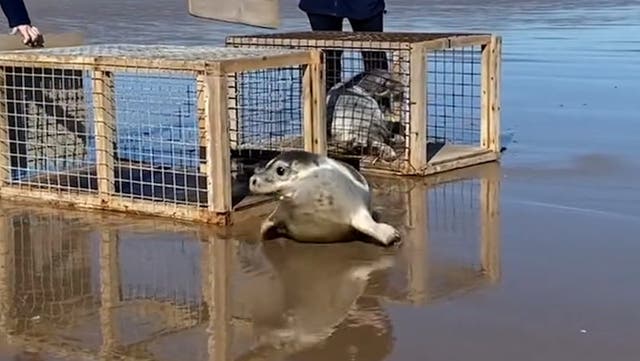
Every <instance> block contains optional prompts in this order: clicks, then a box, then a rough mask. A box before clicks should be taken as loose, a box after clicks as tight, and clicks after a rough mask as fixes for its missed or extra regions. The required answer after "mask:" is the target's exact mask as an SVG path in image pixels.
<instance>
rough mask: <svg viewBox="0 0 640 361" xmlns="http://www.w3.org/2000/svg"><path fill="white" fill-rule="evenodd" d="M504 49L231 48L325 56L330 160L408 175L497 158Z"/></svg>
mask: <svg viewBox="0 0 640 361" xmlns="http://www.w3.org/2000/svg"><path fill="white" fill-rule="evenodd" d="M501 44H502V40H501V37H500V36H495V35H489V34H448V33H394V32H389V33H367V32H354V33H349V32H330V31H311V32H289V33H276V34H259V35H239V36H229V37H227V39H226V45H227V46H228V47H234V48H295V49H321V50H323V52H324V54H325V79H326V81H325V91H326V95H327V98H326V105H327V107H326V123H327V126H326V128H327V134H326V136H327V147H328V152H329V154H330V155H333V156H340V157H351V158H355V159H357V160H358V161H359V164H360V166H361V168H362V169H363V170H365V171H369V172H378V173H394V174H405V175H426V174H431V173H438V172H442V171H446V170H450V169H456V168H461V167H466V166H469V165H474V164H479V163H484V162H488V161H493V160H497V159H498V158H499V154H500V140H499V132H500V72H501V70H500V58H501V47H502V45H501Z"/></svg>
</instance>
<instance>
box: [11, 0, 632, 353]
mask: <svg viewBox="0 0 640 361" xmlns="http://www.w3.org/2000/svg"><path fill="white" fill-rule="evenodd" d="M27 3H28V6H29V8H30V9H31V13H32V18H34V19H35V20H36V23H37V24H38V25H39V26H40V27H41V28H42V29H43V30H44V31H45V32H46V31H62V30H74V31H82V32H85V33H86V35H87V41H88V42H115V41H117V42H133V43H156V42H162V43H178V44H200V43H219V44H220V43H221V41H222V39H223V38H224V36H225V35H227V34H231V33H236V34H238V33H252V32H261V31H264V30H255V29H251V28H248V27H242V26H232V25H229V24H221V23H214V22H209V21H205V20H200V19H196V18H192V17H189V16H188V15H187V13H186V4H185V3H184V2H182V1H177V2H176V1H168V0H161V1H155V2H149V1H142V2H133V1H123V0H117V1H110V2H104V3H98V2H94V1H80V0H64V1H58V2H56V3H55V5H53V3H51V2H48V1H39V0H37V1H31V2H27ZM389 3H390V4H389V13H388V16H387V20H386V24H387V29H389V30H416V31H419V30H422V31H443V30H444V31H456V30H460V31H492V32H498V33H500V34H501V35H503V52H504V59H503V88H502V102H503V107H502V125H503V133H504V134H503V136H504V139H505V143H506V144H505V145H506V146H507V148H508V149H507V151H506V153H505V154H504V158H503V161H502V165H501V166H497V165H485V166H481V167H476V168H473V169H469V170H466V171H463V172H454V173H452V174H450V175H447V176H441V177H434V178H429V179H427V180H422V181H419V182H410V181H406V182H400V181H394V182H392V183H389V182H388V181H386V180H383V179H371V182H372V183H373V184H374V186H375V187H376V189H377V190H376V195H375V202H376V203H377V204H378V205H380V206H384V207H386V210H385V211H384V212H383V218H384V219H385V220H386V221H387V222H390V223H392V224H394V225H396V226H398V227H399V228H400V229H401V230H402V232H403V234H404V238H405V243H404V245H403V246H402V247H401V248H399V249H391V250H385V249H380V248H377V247H375V246H371V245H365V244H360V243H353V244H341V245H331V246H309V245H300V244H296V243H293V242H283V243H281V242H273V243H261V242H256V241H255V239H256V238H257V233H258V229H257V226H256V225H255V224H251V223H249V224H244V225H241V226H239V227H238V228H237V229H236V230H235V231H234V232H227V233H222V232H217V231H215V230H213V229H208V228H204V227H197V226H182V225H177V224H171V223H168V222H166V221H156V220H143V219H137V218H133V217H128V216H115V215H114V216H111V215H103V214H94V213H90V212H81V213H72V212H67V211H65V212H61V211H55V210H46V209H38V208H29V207H26V206H22V205H20V206H18V205H14V204H6V203H2V205H1V206H2V216H1V217H0V239H1V240H2V242H0V312H1V313H0V332H1V333H2V336H1V337H0V360H81V359H82V360H84V359H98V358H103V359H123V358H124V359H127V360H133V359H135V360H205V359H206V360H216V361H219V360H367V361H369V360H413V359H429V360H470V359H474V360H512V359H513V360H516V359H517V360H603V359H612V360H621V361H626V360H629V361H632V360H637V359H638V355H640V346H639V344H638V343H637V339H638V335H640V314H639V313H638V312H637V310H636V309H637V305H638V303H640V290H639V289H638V287H637V283H638V280H637V277H638V275H639V274H640V272H639V271H640V266H639V265H638V264H639V263H638V262H637V255H638V251H640V244H638V234H639V233H640V206H639V205H638V204H640V185H639V183H638V182H637V179H640V165H639V162H638V160H637V158H636V153H637V147H638V145H639V144H640V136H638V134H640V123H639V122H638V111H639V110H640V105H638V103H637V101H638V94H639V93H640V62H639V61H638V54H640V41H639V40H638V39H639V38H638V34H639V33H640V20H639V19H640V16H638V15H640V4H639V3H638V2H637V1H614V2H609V3H606V4H604V3H602V2H596V1H580V2H578V1H573V2H571V1H570V2H566V1H564V2H560V1H551V0H547V1H535V2H525V1H506V0H505V1H499V2H494V3H492V4H490V5H488V4H476V3H475V2H472V1H465V0H456V1H453V2H450V1H448V2H444V1H435V2H424V4H420V5H418V4H416V3H415V2H414V3H410V2H408V1H395V2H392V1H389ZM284 7H285V8H284V9H283V14H284V16H285V19H284V21H283V23H284V26H283V29H281V30H295V29H307V23H306V18H305V17H304V16H303V14H302V13H300V12H299V11H298V10H297V9H296V8H295V4H294V2H293V1H291V2H286V4H284ZM98 9H99V11H98ZM345 24H346V23H345ZM345 28H348V26H347V25H345Z"/></svg>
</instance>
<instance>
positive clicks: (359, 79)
mask: <svg viewBox="0 0 640 361" xmlns="http://www.w3.org/2000/svg"><path fill="white" fill-rule="evenodd" d="M301 35H304V34H301ZM274 36H275V37H277V35H274ZM227 45H229V46H233V47H239V48H242V47H260V48H282V47H285V48H302V49H308V48H313V49H323V50H324V51H325V78H326V83H325V89H326V92H327V102H328V103H327V112H326V115H327V140H328V148H329V154H330V155H332V156H336V157H341V158H345V157H349V156H357V157H365V158H366V157H371V158H372V159H379V158H380V159H384V160H386V161H397V160H399V161H403V160H404V159H403V158H404V155H405V150H406V147H407V142H406V141H405V135H406V133H407V132H408V131H409V124H408V120H409V117H408V111H409V103H408V99H409V98H408V97H409V93H408V89H409V74H408V69H409V65H408V62H409V56H408V51H407V50H406V47H403V46H402V44H399V43H389V44H387V46H386V47H383V48H378V47H370V46H368V45H367V44H366V43H363V42H361V41H357V42H356V41H344V42H341V43H337V42H332V43H331V44H328V43H327V42H325V41H323V40H317V41H316V40H310V39H308V38H303V37H302V36H301V37H300V38H296V37H295V36H294V37H292V38H288V39H287V40H284V41H274V39H273V38H271V37H266V38H261V37H256V38H253V37H247V38H243V37H235V38H230V39H228V40H227ZM389 89H392V90H393V91H392V92H389V91H386V90H389Z"/></svg>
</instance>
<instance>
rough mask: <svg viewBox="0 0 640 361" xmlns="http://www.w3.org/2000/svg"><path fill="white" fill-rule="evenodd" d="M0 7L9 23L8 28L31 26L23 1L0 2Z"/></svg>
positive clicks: (6, 0)
mask: <svg viewBox="0 0 640 361" xmlns="http://www.w3.org/2000/svg"><path fill="white" fill-rule="evenodd" d="M0 7H1V8H2V11H3V12H4V15H5V16H6V17H7V20H8V21H9V27H11V28H13V27H16V26H18V25H31V19H29V13H28V12H27V8H26V6H24V1H23V0H0Z"/></svg>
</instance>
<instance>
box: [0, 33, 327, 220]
mask: <svg viewBox="0 0 640 361" xmlns="http://www.w3.org/2000/svg"><path fill="white" fill-rule="evenodd" d="M110 46H114V47H117V46H125V47H134V49H133V51H131V53H133V54H128V53H127V54H125V55H122V54H108V51H107V54H105V53H102V52H101V50H100V47H107V48H108V47H110ZM97 47H98V50H97V51H96V53H95V54H94V53H93V52H92V50H88V55H85V54H83V55H80V56H79V55H77V54H74V53H73V51H74V49H80V50H79V51H80V52H82V51H84V50H82V48H86V47H84V46H82V47H60V48H51V49H42V50H27V51H10V52H1V53H0V67H4V66H33V67H55V68H58V67H59V68H61V69H70V70H85V71H86V70H89V71H91V72H92V79H93V80H92V82H93V85H92V86H93V91H92V94H93V111H94V114H93V115H94V124H95V126H94V127H95V130H94V134H93V135H94V136H95V139H96V146H95V147H96V149H95V152H96V163H95V168H96V169H95V173H96V178H97V183H98V193H97V195H96V194H82V191H79V194H78V193H76V192H73V193H69V194H67V193H64V192H56V191H55V190H43V189H38V188H36V187H29V188H16V187H12V186H11V182H10V176H11V174H10V169H11V159H10V156H9V155H10V149H9V141H10V140H9V131H8V123H7V119H6V118H5V117H4V116H3V117H0V198H4V199H31V200H41V201H46V202H48V203H50V204H53V205H56V206H65V207H74V208H83V209H96V210H109V211H116V212H126V213H133V214H143V215H153V216H161V217H169V218H173V219H177V220H182V221H199V222H205V223H213V224H217V225H227V224H230V223H232V222H233V221H232V214H233V213H236V212H240V211H242V210H244V209H247V208H249V207H250V206H252V205H254V204H256V203H257V201H254V202H251V201H249V202H245V203H244V204H239V205H236V206H235V207H234V206H233V204H232V200H231V194H232V176H231V159H230V139H231V137H232V136H231V135H230V124H231V123H232V122H233V121H234V117H233V116H232V115H231V111H230V109H229V105H230V102H231V101H232V99H230V97H229V94H228V88H229V86H230V84H229V83H228V81H229V78H230V77H231V76H232V74H234V73H240V72H248V71H256V70H265V69H274V68H278V67H292V66H300V67H302V68H303V71H304V73H303V77H302V88H301V90H302V92H303V94H302V97H303V99H302V100H301V101H302V103H301V104H302V112H303V113H304V114H303V118H302V131H303V135H304V136H303V137H304V145H303V146H304V149H305V150H307V151H311V152H316V153H323V152H324V151H325V137H324V128H325V126H324V122H323V120H324V113H323V111H324V110H323V107H318V106H317V104H320V102H319V99H323V98H324V89H323V88H322V87H321V86H320V84H322V83H323V81H322V76H323V73H322V63H323V59H322V53H321V52H320V51H315V50H274V49H272V50H268V49H265V50H260V49H255V50H249V49H245V50H243V51H236V50H234V49H229V48H224V47H168V48H169V51H168V52H167V53H163V48H165V46H161V45H141V46H138V45H128V44H125V45H118V44H115V45H98V46H97ZM142 47H144V49H152V48H153V49H154V50H153V51H155V52H156V53H157V55H158V56H157V57H155V58H151V57H148V56H147V57H145V55H144V54H143V55H140V54H136V49H142ZM175 48H180V49H182V50H184V51H185V52H188V51H190V49H200V50H202V49H205V51H206V50H207V49H208V50H211V51H214V50H215V51H222V52H225V53H229V54H228V55H227V56H226V57H225V56H223V57H221V59H216V58H213V59H211V58H207V56H206V54H203V55H200V53H196V55H195V56H193V57H185V56H182V57H181V56H180V55H176V54H172V52H171V49H175ZM229 50H232V51H231V52H229ZM69 52H71V55H69V54H70V53H69ZM165 54H166V55H167V56H164V57H163V55H165ZM132 69H143V70H150V71H154V72H160V73H171V72H183V73H185V72H186V73H189V74H194V75H195V77H196V79H197V97H198V99H197V114H198V115H197V116H198V128H199V143H200V148H201V149H206V151H205V153H206V163H205V164H201V166H200V172H201V173H205V174H206V178H207V182H206V183H207V185H206V189H207V194H208V200H207V205H208V206H207V207H197V206H190V205H181V204H174V203H169V202H155V201H148V200H140V199H125V198H118V197H115V196H114V174H113V173H114V166H115V165H114V157H113V138H114V129H115V111H114V108H115V104H112V103H111V101H110V99H111V96H110V95H111V92H113V91H114V90H113V86H114V85H113V79H112V72H114V71H127V70H132ZM4 76H5V75H4V73H1V72H0V78H1V79H2V80H3V81H4ZM4 102H5V98H4V95H2V97H1V98H0V107H3V108H2V109H3V110H4V109H5V108H4V106H5V103H4ZM3 114H4V112H3Z"/></svg>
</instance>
